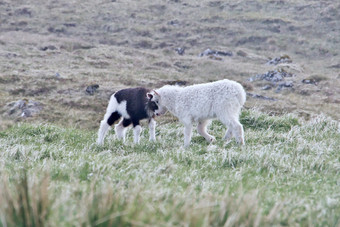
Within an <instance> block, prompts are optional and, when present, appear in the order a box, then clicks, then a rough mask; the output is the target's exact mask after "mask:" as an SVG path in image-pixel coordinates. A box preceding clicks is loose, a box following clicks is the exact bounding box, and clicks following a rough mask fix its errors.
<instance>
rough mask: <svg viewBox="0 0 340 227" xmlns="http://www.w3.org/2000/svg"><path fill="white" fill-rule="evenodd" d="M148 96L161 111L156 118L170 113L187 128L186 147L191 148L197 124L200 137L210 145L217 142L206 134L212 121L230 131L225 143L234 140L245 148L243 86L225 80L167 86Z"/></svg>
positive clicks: (157, 112)
mask: <svg viewBox="0 0 340 227" xmlns="http://www.w3.org/2000/svg"><path fill="white" fill-rule="evenodd" d="M149 95H150V97H152V99H151V101H155V102H156V104H157V105H158V107H159V108H158V109H157V110H156V112H155V113H156V114H164V113H165V112H166V110H169V111H170V112H171V113H172V114H173V115H175V116H176V117H178V119H179V120H180V121H181V122H182V123H183V124H184V126H185V129H184V146H186V147H187V146H189V145H190V141H191V133H192V125H193V122H198V125H197V131H198V133H199V134H200V135H202V136H203V137H204V138H205V139H206V140H207V141H208V142H212V141H214V140H215V137H213V136H211V135H209V134H208V133H207V131H206V128H207V125H208V123H209V122H210V121H209V119H212V118H217V119H219V120H220V121H221V122H222V123H223V124H224V125H225V126H227V127H228V130H227V132H226V134H225V137H224V138H225V139H226V140H229V139H230V138H231V137H232V136H234V137H235V139H236V141H237V142H238V143H241V144H244V131H243V126H242V125H241V123H240V122H239V115H240V111H241V108H242V106H243V105H244V103H245V101H246V93H245V91H244V89H243V87H242V85H241V84H239V83H237V82H235V81H231V80H227V79H225V80H220V81H216V82H212V83H206V84H197V85H192V86H188V87H178V86H170V85H165V86H163V87H161V88H159V89H156V90H154V91H152V92H151V93H149Z"/></svg>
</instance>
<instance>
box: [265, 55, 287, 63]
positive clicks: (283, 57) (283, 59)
mask: <svg viewBox="0 0 340 227" xmlns="http://www.w3.org/2000/svg"><path fill="white" fill-rule="evenodd" d="M292 62H293V61H292V59H291V58H290V57H289V56H288V55H286V54H285V55H281V56H280V57H277V58H273V59H270V60H269V61H268V62H267V64H269V65H278V64H281V63H292Z"/></svg>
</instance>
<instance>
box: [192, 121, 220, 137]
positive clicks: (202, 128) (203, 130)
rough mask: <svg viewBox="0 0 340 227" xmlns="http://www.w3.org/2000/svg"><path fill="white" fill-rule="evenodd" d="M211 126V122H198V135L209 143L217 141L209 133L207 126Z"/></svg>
mask: <svg viewBox="0 0 340 227" xmlns="http://www.w3.org/2000/svg"><path fill="white" fill-rule="evenodd" d="M208 124H209V120H203V121H200V122H198V125H197V131H198V133H199V134H200V135H201V136H203V137H204V138H205V139H206V140H207V141H208V142H213V141H215V140H216V139H215V137H213V136H212V135H209V134H208V133H207V125H208Z"/></svg>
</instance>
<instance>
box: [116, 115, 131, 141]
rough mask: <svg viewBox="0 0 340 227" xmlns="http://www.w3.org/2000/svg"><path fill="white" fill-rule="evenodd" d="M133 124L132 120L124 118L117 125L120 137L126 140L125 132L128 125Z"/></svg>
mask: <svg viewBox="0 0 340 227" xmlns="http://www.w3.org/2000/svg"><path fill="white" fill-rule="evenodd" d="M130 124H131V120H129V119H125V118H123V119H122V120H121V121H120V122H119V123H118V124H117V125H116V127H115V132H116V135H117V138H118V139H122V140H123V142H125V133H126V129H127V127H128V126H129V125H130Z"/></svg>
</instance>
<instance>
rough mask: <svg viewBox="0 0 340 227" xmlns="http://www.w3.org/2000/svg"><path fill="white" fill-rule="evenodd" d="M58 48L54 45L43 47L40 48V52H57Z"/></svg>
mask: <svg viewBox="0 0 340 227" xmlns="http://www.w3.org/2000/svg"><path fill="white" fill-rule="evenodd" d="M56 49H57V48H56V47H55V46H53V45H47V46H43V47H40V50H42V51H47V50H56Z"/></svg>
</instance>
